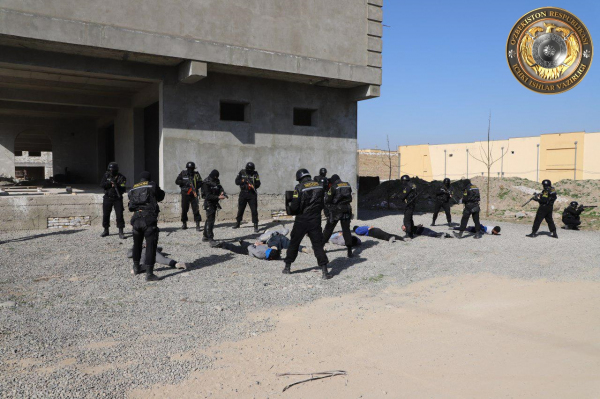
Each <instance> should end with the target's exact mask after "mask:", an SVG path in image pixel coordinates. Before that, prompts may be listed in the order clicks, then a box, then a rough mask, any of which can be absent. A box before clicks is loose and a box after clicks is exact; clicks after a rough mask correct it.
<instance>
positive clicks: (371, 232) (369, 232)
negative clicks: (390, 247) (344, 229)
mask: <svg viewBox="0 0 600 399" xmlns="http://www.w3.org/2000/svg"><path fill="white" fill-rule="evenodd" d="M352 230H353V231H354V234H357V235H359V236H369V237H373V238H377V239H379V240H384V241H389V242H396V240H398V241H404V238H402V237H400V236H399V235H396V234H389V233H386V232H385V231H383V230H381V229H378V228H377V227H373V226H354V227H353V228H352Z"/></svg>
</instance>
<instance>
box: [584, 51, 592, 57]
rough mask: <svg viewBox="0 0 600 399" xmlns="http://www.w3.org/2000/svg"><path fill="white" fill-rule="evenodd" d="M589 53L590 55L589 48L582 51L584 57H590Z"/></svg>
mask: <svg viewBox="0 0 600 399" xmlns="http://www.w3.org/2000/svg"><path fill="white" fill-rule="evenodd" d="M590 55H591V53H590V50H585V51H584V52H583V56H584V57H585V58H590Z"/></svg>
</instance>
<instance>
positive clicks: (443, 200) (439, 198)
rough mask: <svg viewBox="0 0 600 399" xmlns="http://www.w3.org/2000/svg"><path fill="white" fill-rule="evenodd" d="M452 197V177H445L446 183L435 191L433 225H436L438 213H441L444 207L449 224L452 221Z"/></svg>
mask: <svg viewBox="0 0 600 399" xmlns="http://www.w3.org/2000/svg"><path fill="white" fill-rule="evenodd" d="M451 198H452V190H451V189H450V179H448V178H445V179H444V184H443V185H442V186H441V187H440V189H439V190H438V191H437V193H435V209H434V210H433V221H432V222H431V225H432V226H435V221H436V220H437V217H438V213H440V210H441V209H442V208H444V212H446V221H447V222H448V225H450V223H452V215H451V214H450V199H451Z"/></svg>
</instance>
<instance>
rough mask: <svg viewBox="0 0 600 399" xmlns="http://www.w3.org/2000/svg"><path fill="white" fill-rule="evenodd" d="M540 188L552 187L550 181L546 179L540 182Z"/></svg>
mask: <svg viewBox="0 0 600 399" xmlns="http://www.w3.org/2000/svg"><path fill="white" fill-rule="evenodd" d="M542 186H544V187H550V186H552V182H551V181H550V180H548V179H546V180H544V181H542Z"/></svg>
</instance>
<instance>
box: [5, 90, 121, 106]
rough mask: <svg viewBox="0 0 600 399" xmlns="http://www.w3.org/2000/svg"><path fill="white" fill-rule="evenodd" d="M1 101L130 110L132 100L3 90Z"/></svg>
mask: <svg viewBox="0 0 600 399" xmlns="http://www.w3.org/2000/svg"><path fill="white" fill-rule="evenodd" d="M0 100H6V101H22V102H30V103H43V104H63V105H78V106H84V107H97V108H128V107H131V100H130V99H129V98H125V97H121V96H95V95H88V94H80V93H68V92H54V91H44V90H24V89H12V88H2V89H1V90H0Z"/></svg>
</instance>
